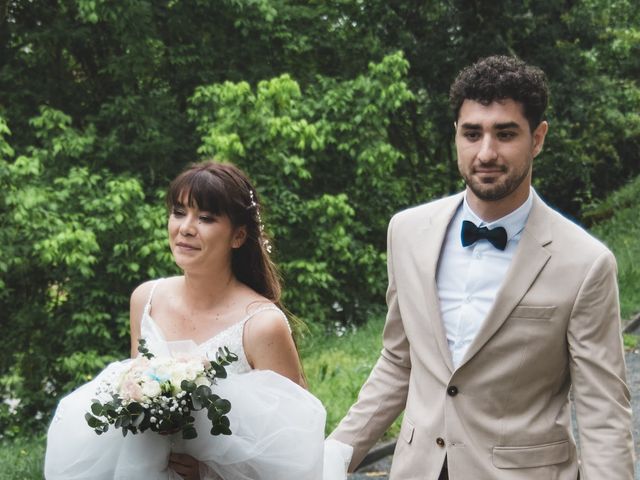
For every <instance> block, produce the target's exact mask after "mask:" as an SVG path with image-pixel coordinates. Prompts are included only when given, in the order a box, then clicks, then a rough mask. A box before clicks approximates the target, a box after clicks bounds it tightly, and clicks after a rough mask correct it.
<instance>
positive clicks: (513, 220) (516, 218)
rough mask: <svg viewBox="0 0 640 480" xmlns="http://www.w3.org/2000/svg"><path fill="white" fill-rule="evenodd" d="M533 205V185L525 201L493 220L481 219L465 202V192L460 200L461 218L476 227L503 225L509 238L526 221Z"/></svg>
mask: <svg viewBox="0 0 640 480" xmlns="http://www.w3.org/2000/svg"><path fill="white" fill-rule="evenodd" d="M532 206H533V187H532V188H530V189H529V196H528V197H527V199H526V200H525V202H524V203H523V204H522V205H520V206H519V207H518V208H516V209H515V210H514V211H513V212H511V213H509V214H508V215H505V216H504V217H502V218H499V219H497V220H494V221H493V222H485V221H484V220H482V219H481V218H480V217H479V216H478V215H476V214H475V212H474V211H473V210H472V209H471V206H469V203H468V202H467V192H466V191H465V192H464V200H463V202H462V219H463V220H469V221H470V222H473V223H475V224H476V225H477V226H478V227H488V228H495V227H504V229H505V230H506V231H507V239H509V240H511V239H512V238H513V237H515V236H516V235H518V234H519V233H520V232H521V231H522V230H523V229H524V226H525V224H526V223H527V219H528V218H529V213H530V212H531V207H532Z"/></svg>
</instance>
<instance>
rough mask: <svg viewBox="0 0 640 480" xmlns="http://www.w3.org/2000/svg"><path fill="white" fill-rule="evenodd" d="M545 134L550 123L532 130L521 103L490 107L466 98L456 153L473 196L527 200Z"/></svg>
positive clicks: (509, 101)
mask: <svg viewBox="0 0 640 480" xmlns="http://www.w3.org/2000/svg"><path fill="white" fill-rule="evenodd" d="M546 132H547V123H546V122H542V123H541V124H540V125H539V126H538V127H537V128H536V129H535V130H534V131H533V132H531V129H530V128H529V122H528V121H527V119H526V117H525V116H524V114H523V107H522V104H521V103H519V102H516V101H514V100H512V99H505V100H500V101H495V102H492V103H490V104H488V105H484V104H482V103H479V102H476V101H474V100H465V101H464V102H463V104H462V107H461V108H460V114H459V116H458V121H457V123H456V149H457V152H458V169H459V170H460V174H461V175H462V177H463V178H464V181H465V182H466V184H467V187H468V188H469V190H470V191H471V194H472V195H474V196H475V197H477V199H478V200H480V201H484V202H493V201H499V200H503V199H509V198H514V199H519V198H522V197H523V196H524V198H526V196H528V194H529V186H530V184H531V166H532V163H533V159H534V157H535V156H536V155H538V153H540V150H541V149H542V144H543V143H544V136H545V134H546Z"/></svg>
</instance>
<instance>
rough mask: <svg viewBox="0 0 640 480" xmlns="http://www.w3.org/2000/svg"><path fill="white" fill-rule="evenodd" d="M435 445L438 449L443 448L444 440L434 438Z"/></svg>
mask: <svg viewBox="0 0 640 480" xmlns="http://www.w3.org/2000/svg"><path fill="white" fill-rule="evenodd" d="M436 443H437V444H438V446H439V447H444V439H443V438H442V437H438V438H436Z"/></svg>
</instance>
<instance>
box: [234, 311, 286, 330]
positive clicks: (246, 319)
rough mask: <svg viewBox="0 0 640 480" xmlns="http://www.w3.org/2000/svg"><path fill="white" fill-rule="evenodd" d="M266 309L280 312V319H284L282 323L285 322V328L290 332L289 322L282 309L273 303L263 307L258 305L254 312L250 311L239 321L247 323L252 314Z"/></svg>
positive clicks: (254, 314)
mask: <svg viewBox="0 0 640 480" xmlns="http://www.w3.org/2000/svg"><path fill="white" fill-rule="evenodd" d="M267 310H273V311H275V312H278V313H279V314H280V316H281V317H282V319H283V320H284V323H286V324H287V328H288V329H289V333H291V325H290V324H289V319H288V318H287V316H286V315H285V314H284V312H283V311H282V310H280V309H279V308H278V307H276V306H275V305H266V306H264V307H260V308H259V309H257V310H256V311H255V312H251V313H250V314H249V315H247V316H246V317H245V318H244V320H242V322H241V323H242V324H243V325H244V324H245V323H247V321H248V320H249V319H251V318H253V317H254V316H256V315H257V314H259V313H262V312H266V311H267Z"/></svg>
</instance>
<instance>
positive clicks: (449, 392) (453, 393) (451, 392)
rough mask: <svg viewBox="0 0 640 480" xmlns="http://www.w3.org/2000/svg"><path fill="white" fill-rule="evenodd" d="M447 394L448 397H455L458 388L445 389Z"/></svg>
mask: <svg viewBox="0 0 640 480" xmlns="http://www.w3.org/2000/svg"><path fill="white" fill-rule="evenodd" d="M447 393H448V394H449V396H450V397H455V396H456V395H457V394H458V387H456V386H453V385H452V386H450V387H449V388H447Z"/></svg>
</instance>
